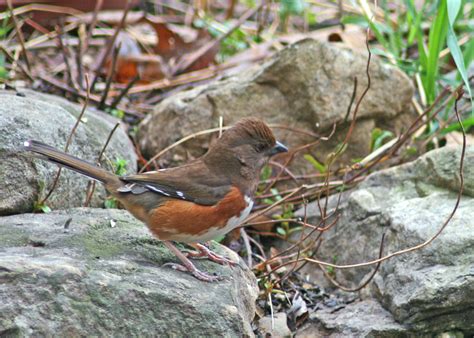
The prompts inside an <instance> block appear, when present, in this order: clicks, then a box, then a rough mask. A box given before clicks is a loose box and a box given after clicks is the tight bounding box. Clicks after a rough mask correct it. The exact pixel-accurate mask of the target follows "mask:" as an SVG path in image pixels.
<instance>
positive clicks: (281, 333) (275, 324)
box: [258, 312, 291, 337]
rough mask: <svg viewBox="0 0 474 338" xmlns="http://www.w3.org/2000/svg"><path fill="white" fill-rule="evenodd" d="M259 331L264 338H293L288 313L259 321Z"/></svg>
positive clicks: (279, 313) (276, 314)
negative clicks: (288, 322)
mask: <svg viewBox="0 0 474 338" xmlns="http://www.w3.org/2000/svg"><path fill="white" fill-rule="evenodd" d="M258 331H259V332H260V334H261V335H263V336H264V337H291V331H290V329H289V328H288V324H287V317H286V313H284V312H278V313H275V315H274V316H273V318H272V316H265V317H263V318H262V319H260V320H259V321H258Z"/></svg>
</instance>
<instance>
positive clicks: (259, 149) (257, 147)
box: [255, 143, 266, 153]
mask: <svg viewBox="0 0 474 338" xmlns="http://www.w3.org/2000/svg"><path fill="white" fill-rule="evenodd" d="M265 148H266V146H265V144H263V143H257V144H256V145H255V151H256V152H257V153H261V152H262V151H263V150H264V149H265Z"/></svg>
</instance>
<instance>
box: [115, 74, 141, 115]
mask: <svg viewBox="0 0 474 338" xmlns="http://www.w3.org/2000/svg"><path fill="white" fill-rule="evenodd" d="M139 79H140V75H139V74H137V75H135V77H134V78H133V79H132V80H131V81H130V82H129V83H127V86H126V87H125V88H124V89H122V91H120V94H119V95H117V96H116V97H115V98H114V100H113V101H112V103H111V104H110V108H111V109H115V107H117V105H118V104H119V103H120V101H121V100H122V99H123V98H124V97H125V95H127V93H128V91H129V90H130V89H131V88H132V87H133V85H134V84H135V83H136V82H137V81H138V80H139Z"/></svg>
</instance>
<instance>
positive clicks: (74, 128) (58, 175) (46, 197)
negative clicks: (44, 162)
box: [40, 74, 89, 204]
mask: <svg viewBox="0 0 474 338" xmlns="http://www.w3.org/2000/svg"><path fill="white" fill-rule="evenodd" d="M86 85H87V96H86V101H85V102H84V105H83V106H82V111H81V113H80V114H79V116H78V117H77V119H76V123H75V124H74V126H73V127H72V130H71V132H70V134H69V137H68V139H67V141H66V146H65V147H64V152H66V153H67V151H68V149H69V145H70V144H71V141H72V137H73V136H74V134H75V132H76V129H77V127H78V126H79V123H81V119H82V117H83V116H84V113H85V112H86V108H87V105H88V104H89V76H88V75H87V74H86ZM61 170H62V167H59V169H58V172H57V174H56V177H55V178H54V181H53V185H52V186H51V188H50V189H49V192H48V193H47V194H46V196H45V197H44V198H43V199H42V200H41V202H40V204H45V203H46V201H47V200H48V198H49V197H50V196H51V194H52V193H53V191H54V189H55V188H56V185H57V184H58V181H59V177H60V176H61Z"/></svg>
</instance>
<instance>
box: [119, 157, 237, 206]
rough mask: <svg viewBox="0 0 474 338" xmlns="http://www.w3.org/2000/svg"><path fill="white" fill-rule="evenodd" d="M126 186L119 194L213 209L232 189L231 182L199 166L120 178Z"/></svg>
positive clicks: (120, 189)
mask: <svg viewBox="0 0 474 338" xmlns="http://www.w3.org/2000/svg"><path fill="white" fill-rule="evenodd" d="M121 180H122V181H124V182H127V183H129V184H127V185H125V186H123V187H121V188H119V190H118V191H119V192H122V193H127V192H128V193H133V194H142V193H145V192H150V191H151V192H154V193H158V194H161V195H163V196H166V197H170V198H176V199H181V200H186V201H191V202H194V203H197V204H201V205H215V204H217V203H218V202H219V201H220V200H221V199H222V198H224V196H225V195H226V194H227V193H229V191H230V189H231V188H232V185H231V182H230V179H229V178H228V177H224V176H222V175H220V176H217V175H214V174H211V173H210V172H209V169H207V167H205V166H204V165H202V164H199V163H198V164H196V165H187V166H183V167H177V168H170V169H166V170H164V171H154V172H148V173H143V174H138V175H130V176H125V177H122V178H121Z"/></svg>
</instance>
